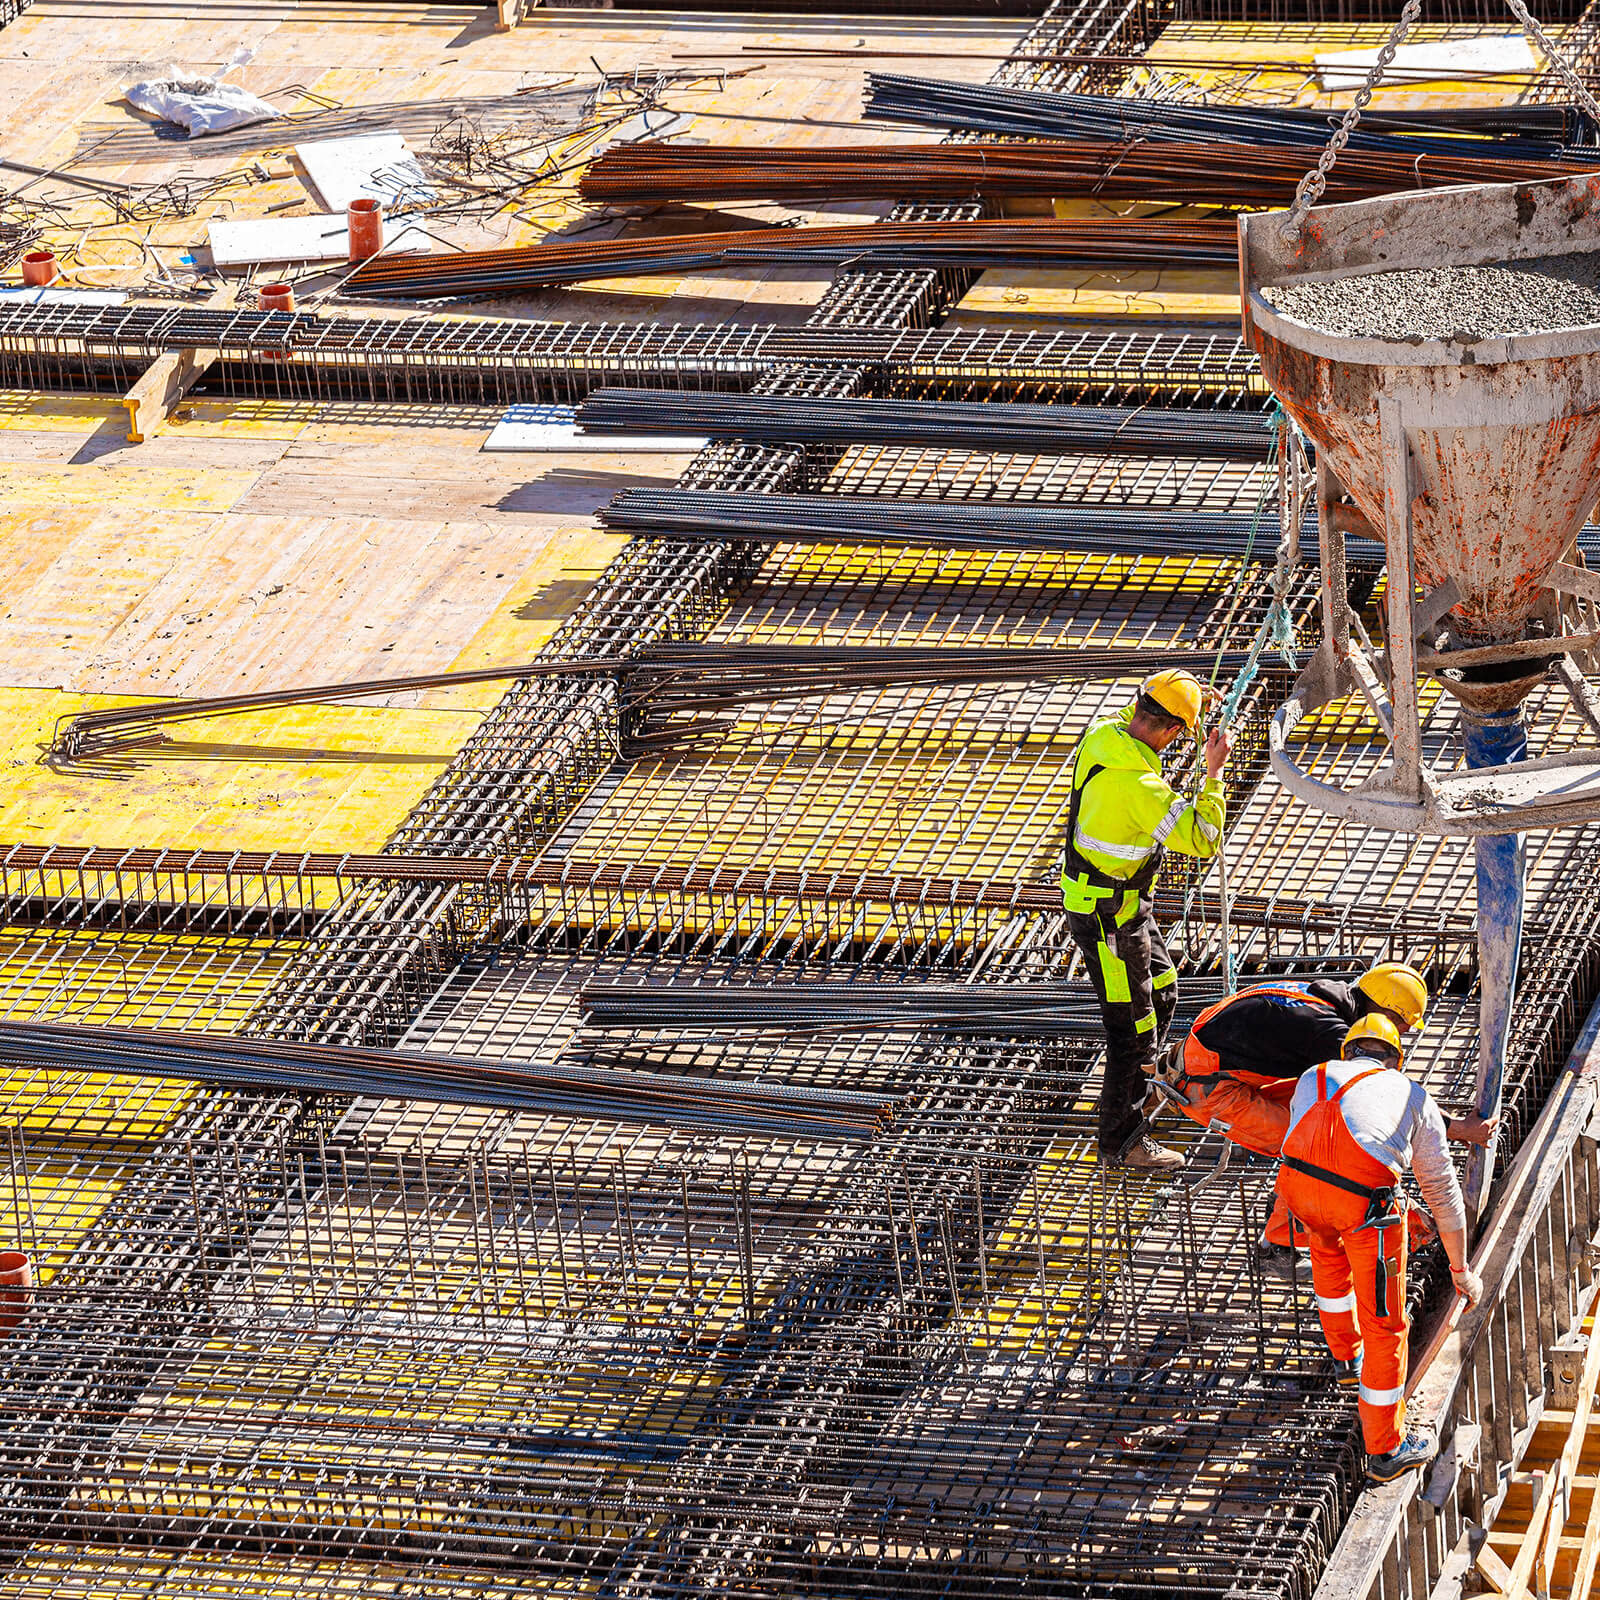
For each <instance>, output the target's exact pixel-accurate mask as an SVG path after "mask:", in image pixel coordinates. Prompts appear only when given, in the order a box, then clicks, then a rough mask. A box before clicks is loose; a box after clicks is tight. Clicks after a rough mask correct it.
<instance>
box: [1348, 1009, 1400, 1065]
mask: <svg viewBox="0 0 1600 1600" xmlns="http://www.w3.org/2000/svg"><path fill="white" fill-rule="evenodd" d="M1360 1039H1373V1040H1376V1041H1377V1043H1379V1044H1381V1045H1384V1046H1386V1047H1387V1048H1388V1049H1390V1050H1392V1051H1393V1052H1394V1053H1395V1055H1396V1056H1397V1057H1398V1058H1399V1059H1400V1060H1401V1061H1404V1060H1405V1058H1406V1053H1405V1050H1404V1048H1403V1047H1402V1046H1401V1043H1400V1030H1399V1029H1398V1028H1397V1027H1395V1025H1394V1024H1393V1023H1392V1022H1391V1021H1390V1020H1389V1019H1388V1018H1387V1017H1380V1016H1379V1015H1378V1014H1377V1013H1376V1012H1373V1013H1371V1014H1370V1015H1368V1016H1365V1017H1358V1018H1357V1019H1356V1020H1355V1021H1354V1022H1352V1023H1351V1024H1350V1026H1349V1027H1348V1028H1346V1029H1345V1035H1344V1049H1345V1053H1346V1054H1348V1053H1349V1050H1350V1046H1351V1045H1353V1044H1355V1043H1356V1042H1357V1041H1358V1040H1360Z"/></svg>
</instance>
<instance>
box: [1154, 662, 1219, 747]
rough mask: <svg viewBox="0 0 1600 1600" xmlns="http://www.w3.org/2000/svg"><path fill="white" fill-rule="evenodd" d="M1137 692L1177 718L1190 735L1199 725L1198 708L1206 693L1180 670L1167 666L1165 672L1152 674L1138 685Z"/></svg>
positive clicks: (1187, 673)
mask: <svg viewBox="0 0 1600 1600" xmlns="http://www.w3.org/2000/svg"><path fill="white" fill-rule="evenodd" d="M1139 693H1140V694H1142V695H1148V696H1149V697H1150V699H1152V700H1154V701H1155V703H1156V704H1157V705H1158V706H1160V707H1161V709H1162V710H1163V711H1165V712H1167V713H1168V714H1169V715H1171V716H1174V717H1176V718H1178V720H1179V721H1180V722H1182V724H1183V725H1184V727H1186V728H1187V729H1188V730H1189V732H1190V733H1193V732H1194V731H1195V730H1196V729H1197V728H1198V727H1199V726H1200V709H1201V707H1202V706H1203V705H1204V704H1205V699H1206V692H1205V690H1204V689H1203V688H1202V687H1201V685H1200V680H1199V679H1198V678H1197V677H1195V675H1194V674H1193V673H1192V672H1185V671H1184V670H1183V668H1182V667H1168V668H1167V670H1166V671H1165V672H1152V673H1151V674H1150V676H1149V677H1148V678H1146V679H1145V680H1144V682H1143V683H1141V684H1140V685H1139Z"/></svg>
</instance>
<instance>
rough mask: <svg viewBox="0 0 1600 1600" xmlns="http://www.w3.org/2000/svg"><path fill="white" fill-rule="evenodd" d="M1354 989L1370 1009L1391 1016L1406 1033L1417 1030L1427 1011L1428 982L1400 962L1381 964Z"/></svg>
mask: <svg viewBox="0 0 1600 1600" xmlns="http://www.w3.org/2000/svg"><path fill="white" fill-rule="evenodd" d="M1356 988H1358V989H1359V990H1360V991H1361V992H1362V994H1364V995H1365V996H1366V997H1367V999H1369V1000H1370V1001H1371V1002H1372V1003H1373V1005H1375V1006H1382V1007H1383V1009H1384V1010H1385V1011H1392V1012H1394V1014H1395V1015H1396V1016H1397V1017H1399V1018H1400V1019H1401V1020H1402V1021H1403V1022H1404V1023H1405V1025H1406V1027H1407V1029H1411V1028H1414V1027H1416V1025H1417V1024H1418V1023H1419V1022H1421V1021H1422V1018H1423V1016H1424V1014H1425V1013H1426V1012H1427V1009H1428V984H1427V980H1426V979H1424V977H1423V976H1422V974H1421V973H1420V972H1418V971H1417V969H1416V968H1415V967H1408V966H1407V965H1406V964H1405V963H1404V962H1403V961H1380V962H1379V963H1378V965H1377V966H1375V967H1373V968H1372V969H1371V970H1370V971H1368V972H1364V973H1362V975H1361V976H1360V977H1359V978H1357V979H1356Z"/></svg>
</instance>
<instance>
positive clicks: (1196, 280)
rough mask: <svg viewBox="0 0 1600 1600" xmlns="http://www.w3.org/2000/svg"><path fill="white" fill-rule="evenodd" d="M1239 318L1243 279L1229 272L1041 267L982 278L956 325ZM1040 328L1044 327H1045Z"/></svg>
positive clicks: (959, 311)
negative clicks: (1052, 320)
mask: <svg viewBox="0 0 1600 1600" xmlns="http://www.w3.org/2000/svg"><path fill="white" fill-rule="evenodd" d="M1238 315H1239V275H1238V273H1237V272H1236V271H1234V270H1233V269H1231V268H1222V267H1219V268H1208V269H1203V270H1197V269H1189V268H1176V267H1174V268H1167V269H1163V270H1159V271H1149V270H1146V271H1141V272H1118V273H1110V272H1083V273H1067V272H1047V271H1042V270H1039V269H1037V268H1016V269H998V270H994V271H990V272H986V273H984V275H983V276H982V277H981V278H979V280H978V281H977V283H975V284H974V285H973V286H972V288H971V289H970V290H968V291H967V294H966V296H965V298H964V299H963V300H962V301H961V304H960V306H959V307H957V309H956V312H955V315H954V317H953V318H952V319H951V321H952V322H953V323H954V324H955V325H956V326H963V325H970V324H976V323H984V324H991V325H992V324H995V323H1003V324H1004V325H1006V326H1007V327H1012V326H1014V325H1016V324H1017V323H1018V322H1019V321H1020V322H1022V323H1024V324H1025V325H1026V324H1027V323H1028V322H1029V320H1030V319H1032V320H1035V321H1037V320H1038V319H1049V318H1052V317H1064V316H1070V317H1104V316H1118V317H1137V316H1165V317H1195V318H1218V317H1225V318H1230V319H1231V318H1234V317H1237V316H1238ZM1039 325H1040V326H1043V325H1045V324H1044V323H1043V322H1041V323H1039Z"/></svg>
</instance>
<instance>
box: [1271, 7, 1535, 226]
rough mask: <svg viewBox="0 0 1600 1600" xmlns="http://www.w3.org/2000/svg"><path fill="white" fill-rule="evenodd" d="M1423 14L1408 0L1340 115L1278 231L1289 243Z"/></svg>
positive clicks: (1317, 198)
mask: <svg viewBox="0 0 1600 1600" xmlns="http://www.w3.org/2000/svg"><path fill="white" fill-rule="evenodd" d="M1506 3H1507V4H1508V5H1510V6H1511V7H1512V8H1513V9H1515V7H1516V6H1517V4H1518V3H1519V0H1506ZM1421 15H1422V0H1406V3H1405V6H1404V8H1403V9H1402V10H1401V12H1400V16H1399V19H1398V20H1397V21H1396V23H1395V25H1394V27H1393V28H1392V29H1391V30H1390V32H1389V38H1388V42H1387V43H1386V44H1385V45H1384V47H1383V48H1382V49H1381V50H1380V51H1379V52H1378V59H1377V60H1376V61H1374V62H1373V63H1372V70H1371V71H1370V72H1369V73H1368V74H1367V80H1366V82H1365V83H1363V84H1362V85H1361V87H1360V88H1359V89H1357V90H1356V98H1355V103H1354V104H1353V105H1352V106H1351V107H1350V109H1349V110H1348V111H1347V112H1345V114H1344V116H1343V117H1342V118H1340V121H1339V126H1338V127H1337V128H1335V129H1334V130H1333V135H1332V137H1331V138H1330V139H1329V140H1328V144H1327V148H1326V149H1325V150H1324V151H1323V152H1322V154H1321V155H1320V156H1319V157H1318V158H1317V164H1316V166H1314V167H1313V168H1312V169H1311V171H1310V172H1308V173H1307V174H1306V175H1305V177H1303V178H1302V179H1301V180H1300V186H1299V187H1298V188H1297V189H1296V190H1295V192H1294V203H1293V204H1292V205H1291V206H1290V207H1289V215H1288V216H1287V217H1285V218H1284V220H1283V224H1282V226H1281V227H1280V228H1279V230H1278V231H1279V232H1280V233H1281V234H1282V236H1283V242H1284V243H1285V244H1293V243H1294V241H1295V240H1296V239H1297V238H1299V236H1300V229H1301V227H1302V225H1303V224H1304V222H1305V220H1306V213H1307V212H1308V211H1309V210H1310V209H1311V208H1312V206H1314V205H1315V204H1316V203H1317V201H1319V200H1320V199H1321V198H1322V191H1323V190H1324V189H1326V188H1327V187H1328V174H1329V173H1330V172H1331V171H1332V170H1333V164H1334V162H1335V161H1337V160H1338V159H1339V156H1340V154H1341V153H1342V152H1343V150H1344V147H1345V146H1346V145H1347V144H1349V142H1350V135H1351V134H1352V133H1354V132H1355V131H1356V124H1357V123H1358V122H1360V120H1361V113H1362V112H1363V111H1365V110H1366V109H1367V107H1368V106H1369V105H1371V104H1372V92H1373V90H1374V89H1376V88H1377V87H1378V84H1379V82H1380V81H1381V80H1382V78H1383V75H1384V73H1386V72H1387V71H1388V70H1389V68H1390V66H1391V65H1392V64H1393V62H1394V53H1395V51H1396V50H1398V49H1399V48H1400V46H1401V45H1402V44H1404V43H1405V37H1406V35H1407V34H1408V33H1409V32H1410V31H1411V29H1412V28H1413V27H1414V26H1415V24H1416V21H1417V18H1418V17H1420V16H1421Z"/></svg>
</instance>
